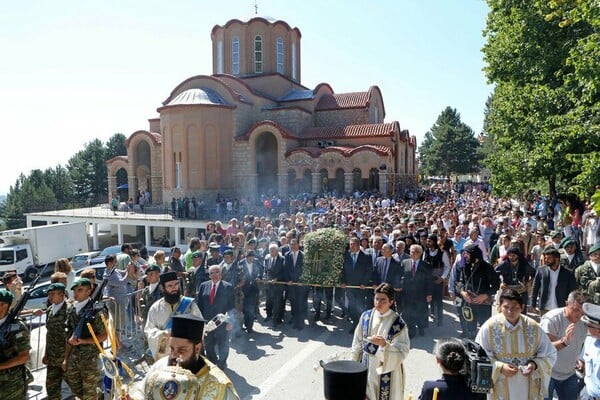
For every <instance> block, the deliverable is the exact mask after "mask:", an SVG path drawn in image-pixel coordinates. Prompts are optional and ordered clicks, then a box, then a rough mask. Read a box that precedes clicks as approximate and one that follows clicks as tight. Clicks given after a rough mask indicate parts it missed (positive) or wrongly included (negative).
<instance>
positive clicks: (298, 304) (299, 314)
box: [283, 239, 308, 330]
mask: <svg viewBox="0 0 600 400" xmlns="http://www.w3.org/2000/svg"><path fill="white" fill-rule="evenodd" d="M303 263H304V254H303V253H302V252H301V251H300V244H299V243H298V239H292V240H290V251H289V252H288V253H287V254H286V255H285V266H284V269H283V270H284V277H285V280H286V281H287V282H288V289H287V290H289V292H290V302H291V303H292V322H293V325H294V328H296V329H299V330H302V329H304V319H305V318H306V314H307V313H308V291H307V289H306V286H304V285H302V284H300V276H301V275H302V267H303Z"/></svg>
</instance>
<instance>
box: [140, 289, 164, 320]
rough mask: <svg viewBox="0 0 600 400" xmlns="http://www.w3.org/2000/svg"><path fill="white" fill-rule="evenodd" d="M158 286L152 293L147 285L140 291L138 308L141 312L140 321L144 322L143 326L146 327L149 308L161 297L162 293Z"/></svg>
mask: <svg viewBox="0 0 600 400" xmlns="http://www.w3.org/2000/svg"><path fill="white" fill-rule="evenodd" d="M159 286H160V285H157V286H156V287H155V288H154V291H153V292H150V285H147V286H146V287H144V289H142V295H141V298H140V308H141V311H142V320H143V321H144V322H143V325H144V326H145V325H146V320H147V319H148V311H149V310H150V307H152V304H154V302H155V301H157V300H158V299H160V298H161V297H162V292H161V291H160V288H159Z"/></svg>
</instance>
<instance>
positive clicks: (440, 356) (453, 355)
mask: <svg viewBox="0 0 600 400" xmlns="http://www.w3.org/2000/svg"><path fill="white" fill-rule="evenodd" d="M433 354H435V361H436V362H437V363H438V365H439V366H440V368H441V369H442V378H441V379H438V380H436V381H425V383H423V388H422V389H421V395H420V396H419V400H430V399H433V391H434V389H435V388H438V390H439V393H438V396H439V398H441V399H444V400H485V398H486V394H485V393H473V392H471V389H470V388H469V387H468V385H467V381H466V379H465V377H464V375H462V374H461V370H462V369H463V368H464V366H465V361H466V358H467V354H466V352H465V348H464V346H463V344H462V343H461V342H460V341H459V340H458V339H454V338H449V339H441V340H439V341H438V342H437V343H436V345H435V347H434V348H433Z"/></svg>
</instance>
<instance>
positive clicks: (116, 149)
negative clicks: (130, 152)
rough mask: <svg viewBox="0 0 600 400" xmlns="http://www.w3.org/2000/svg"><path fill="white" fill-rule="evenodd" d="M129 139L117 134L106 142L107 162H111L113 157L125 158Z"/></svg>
mask: <svg viewBox="0 0 600 400" xmlns="http://www.w3.org/2000/svg"><path fill="white" fill-rule="evenodd" d="M126 140H127V138H126V137H125V135H123V134H122V133H115V134H114V135H112V136H111V137H110V139H108V141H107V142H106V160H107V161H108V160H110V159H111V158H113V157H117V156H124V155H126V154H127V148H126V147H125V141H126Z"/></svg>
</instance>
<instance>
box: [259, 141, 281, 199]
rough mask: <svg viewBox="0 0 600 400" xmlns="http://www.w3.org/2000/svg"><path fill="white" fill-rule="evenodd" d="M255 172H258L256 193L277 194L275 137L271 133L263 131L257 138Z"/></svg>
mask: <svg viewBox="0 0 600 400" xmlns="http://www.w3.org/2000/svg"><path fill="white" fill-rule="evenodd" d="M255 149H256V150H255V151H256V173H257V174H258V185H257V187H258V194H259V195H262V194H265V195H273V194H278V191H279V186H278V184H277V172H278V169H277V166H278V160H277V139H275V136H273V134H272V133H269V132H263V133H262V134H261V135H260V136H259V137H258V138H257V139H256V145H255Z"/></svg>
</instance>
